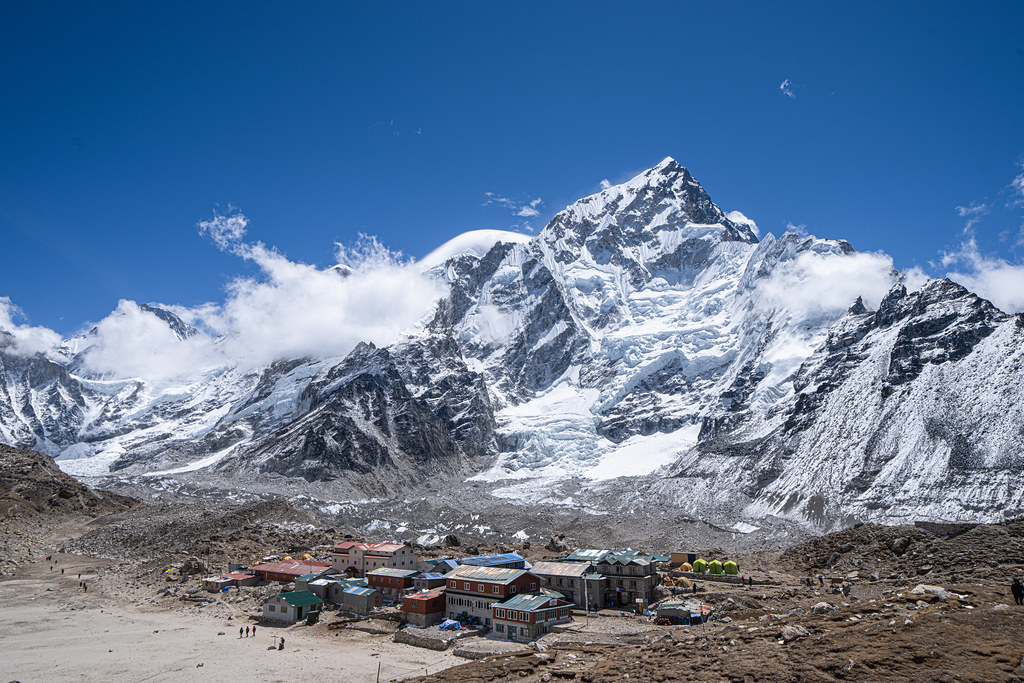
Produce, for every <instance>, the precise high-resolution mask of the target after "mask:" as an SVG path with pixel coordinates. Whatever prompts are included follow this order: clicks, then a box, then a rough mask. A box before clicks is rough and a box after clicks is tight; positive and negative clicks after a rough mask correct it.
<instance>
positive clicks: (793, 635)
mask: <svg viewBox="0 0 1024 683" xmlns="http://www.w3.org/2000/svg"><path fill="white" fill-rule="evenodd" d="M809 635H811V632H810V631H808V630H807V629H805V628H804V627H803V626H799V625H796V624H789V625H786V626H783V627H782V639H783V640H784V641H786V642H787V643H789V642H792V641H794V640H797V639H799V638H806V637H807V636H809Z"/></svg>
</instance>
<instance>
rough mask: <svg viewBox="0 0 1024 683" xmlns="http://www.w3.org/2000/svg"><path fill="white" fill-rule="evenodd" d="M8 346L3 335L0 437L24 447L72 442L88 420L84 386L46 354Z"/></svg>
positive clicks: (1, 347) (0, 371) (0, 356)
mask: <svg viewBox="0 0 1024 683" xmlns="http://www.w3.org/2000/svg"><path fill="white" fill-rule="evenodd" d="M0 334H5V333H2V332H0ZM7 346H8V345H5V344H4V343H3V339H2V337H0V436H5V440H6V441H7V442H9V443H10V444H11V445H14V446H19V447H22V448H31V447H34V446H35V445H36V444H37V443H47V442H53V443H72V442H73V441H74V440H75V439H76V437H77V436H78V431H79V429H80V428H81V426H82V424H83V423H84V420H85V410H86V397H85V395H84V392H83V389H82V387H81V385H80V384H79V383H78V382H77V381H76V380H74V379H73V378H72V377H71V376H70V375H69V374H68V372H67V370H65V369H64V368H63V367H62V366H60V365H58V364H57V363H55V362H53V361H51V360H49V359H48V358H46V357H45V356H43V355H42V354H38V353H37V354H32V355H27V356H26V355H20V354H14V353H9V352H6V351H5V347H7ZM5 399H6V400H5Z"/></svg>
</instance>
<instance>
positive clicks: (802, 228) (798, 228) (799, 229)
mask: <svg viewBox="0 0 1024 683" xmlns="http://www.w3.org/2000/svg"><path fill="white" fill-rule="evenodd" d="M786 232H795V233H796V234H798V235H800V236H801V237H807V225H806V224H804V223H800V224H799V225H796V224H794V223H790V222H789V221H786Z"/></svg>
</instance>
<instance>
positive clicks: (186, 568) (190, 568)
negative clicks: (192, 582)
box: [179, 556, 207, 575]
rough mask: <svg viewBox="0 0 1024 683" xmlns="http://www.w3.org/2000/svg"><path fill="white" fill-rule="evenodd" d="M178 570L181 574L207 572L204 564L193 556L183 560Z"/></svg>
mask: <svg viewBox="0 0 1024 683" xmlns="http://www.w3.org/2000/svg"><path fill="white" fill-rule="evenodd" d="M179 571H180V573H181V574H185V575H188V574H205V573H206V572H207V570H206V564H205V563H204V562H203V561H202V560H200V559H199V558H198V557H194V556H193V557H190V558H188V559H187V560H185V562H184V563H183V564H182V565H181V569H180V570H179Z"/></svg>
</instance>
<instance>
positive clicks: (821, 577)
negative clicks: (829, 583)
mask: <svg viewBox="0 0 1024 683" xmlns="http://www.w3.org/2000/svg"><path fill="white" fill-rule="evenodd" d="M818 583H819V584H820V585H822V586H824V585H825V577H824V576H822V575H821V574H818Z"/></svg>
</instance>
